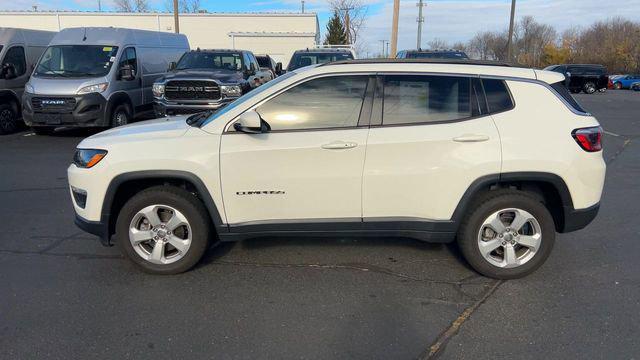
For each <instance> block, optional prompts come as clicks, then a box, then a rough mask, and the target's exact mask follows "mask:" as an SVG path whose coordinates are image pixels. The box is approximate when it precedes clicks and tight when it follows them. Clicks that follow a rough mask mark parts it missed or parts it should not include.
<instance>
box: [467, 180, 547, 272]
mask: <svg viewBox="0 0 640 360" xmlns="http://www.w3.org/2000/svg"><path fill="white" fill-rule="evenodd" d="M505 208H518V209H522V210H525V211H527V212H529V213H530V214H531V215H532V216H533V217H534V218H535V219H536V220H537V221H538V223H539V224H540V228H541V235H542V240H541V244H540V248H539V249H538V250H537V252H536V253H535V254H534V255H533V257H532V258H530V259H529V260H528V261H526V262H525V263H524V264H522V265H520V266H517V267H514V268H502V267H498V266H496V265H494V264H492V263H490V262H489V261H488V260H486V259H485V258H484V257H483V256H482V254H481V253H480V248H479V245H478V236H479V231H480V229H481V226H482V224H483V222H484V220H485V219H486V218H487V217H488V216H490V215H491V214H493V213H495V212H497V211H499V210H501V209H505ZM555 235H556V232H555V225H554V222H553V218H552V217H551V214H550V213H549V210H547V208H546V207H545V206H544V204H542V203H541V202H540V200H539V199H538V198H536V197H534V196H533V195H531V194H529V193H526V192H523V191H517V190H495V191H490V192H488V193H486V194H484V195H482V196H481V197H480V198H479V199H478V200H477V201H475V202H474V205H472V206H471V209H470V210H469V211H468V212H467V214H466V215H465V218H464V220H463V221H462V223H461V224H460V229H459V231H458V237H457V241H458V246H459V247H460V251H461V252H462V254H463V255H464V257H465V259H466V260H467V261H468V262H469V264H470V265H471V267H473V268H474V269H475V270H476V271H477V272H479V273H481V274H483V275H485V276H488V277H491V278H494V279H516V278H521V277H524V276H527V275H529V274H531V273H532V272H534V271H535V270H536V269H538V268H539V267H540V266H541V265H542V264H543V263H544V262H545V260H546V259H547V258H548V257H549V254H550V253H551V249H552V248H553V244H554V242H555Z"/></svg>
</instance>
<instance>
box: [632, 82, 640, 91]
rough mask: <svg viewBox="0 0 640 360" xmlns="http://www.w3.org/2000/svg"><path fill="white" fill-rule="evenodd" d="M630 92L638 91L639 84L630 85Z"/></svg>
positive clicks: (639, 88) (639, 89)
mask: <svg viewBox="0 0 640 360" xmlns="http://www.w3.org/2000/svg"><path fill="white" fill-rule="evenodd" d="M631 90H633V91H640V82H637V83H633V84H632V85H631Z"/></svg>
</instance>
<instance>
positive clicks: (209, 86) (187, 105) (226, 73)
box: [153, 49, 274, 117]
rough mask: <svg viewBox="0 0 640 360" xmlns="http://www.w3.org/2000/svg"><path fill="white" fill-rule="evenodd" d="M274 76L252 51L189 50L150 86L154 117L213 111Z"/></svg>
mask: <svg viewBox="0 0 640 360" xmlns="http://www.w3.org/2000/svg"><path fill="white" fill-rule="evenodd" d="M273 77H274V75H273V74H272V73H271V71H270V70H262V69H261V68H260V65H259V64H258V60H257V59H256V57H255V56H254V55H253V53H252V52H251V51H246V50H227V49H218V50H200V49H197V50H192V51H189V52H187V53H185V54H184V55H182V57H181V58H180V61H178V63H177V64H176V65H175V66H172V67H171V69H170V71H169V72H168V73H167V74H165V75H164V76H162V77H160V78H158V80H157V81H156V82H155V84H153V95H154V97H155V106H154V107H155V112H156V116H158V117H161V116H165V115H176V114H189V113H196V112H201V111H205V110H216V109H219V108H221V107H223V106H225V105H227V104H228V103H230V102H232V101H234V100H235V99H237V98H238V97H240V96H241V95H242V94H245V93H247V92H249V91H250V90H251V89H254V88H256V87H258V86H260V85H262V84H264V83H266V82H268V81H271V80H272V79H273Z"/></svg>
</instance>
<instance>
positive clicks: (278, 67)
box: [276, 62, 282, 76]
mask: <svg viewBox="0 0 640 360" xmlns="http://www.w3.org/2000/svg"><path fill="white" fill-rule="evenodd" d="M276 75H278V76H280V75H282V63H281V62H279V63H277V64H276Z"/></svg>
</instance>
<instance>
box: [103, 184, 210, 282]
mask: <svg viewBox="0 0 640 360" xmlns="http://www.w3.org/2000/svg"><path fill="white" fill-rule="evenodd" d="M207 214H208V213H207V210H206V209H205V207H204V205H203V204H202V202H201V201H200V200H199V199H198V198H196V197H195V196H194V195H193V194H191V193H189V192H188V191H186V190H184V189H180V188H176V187H172V186H156V187H152V188H149V189H147V190H144V191H142V192H140V193H138V194H137V195H135V196H134V197H132V198H131V199H130V200H129V201H128V202H127V203H126V204H125V205H124V207H123V208H122V210H121V211H120V214H119V215H118V220H117V222H116V243H117V245H118V247H119V248H120V251H121V252H122V253H123V254H124V255H125V256H126V257H127V258H129V259H130V260H131V261H132V262H133V263H134V264H136V265H137V266H138V267H140V268H141V269H142V270H143V271H145V272H148V273H153V274H178V273H181V272H184V271H187V270H189V269H191V268H192V267H193V266H194V265H195V264H196V263H197V262H198V261H199V260H200V258H201V257H202V255H203V254H204V252H205V250H206V249H207V247H208V244H209V237H210V231H211V230H210V229H211V227H210V225H209V224H210V222H209V218H208V215H207Z"/></svg>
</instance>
